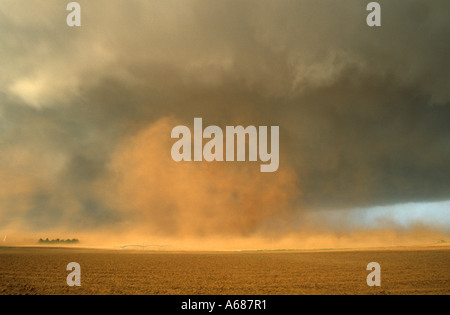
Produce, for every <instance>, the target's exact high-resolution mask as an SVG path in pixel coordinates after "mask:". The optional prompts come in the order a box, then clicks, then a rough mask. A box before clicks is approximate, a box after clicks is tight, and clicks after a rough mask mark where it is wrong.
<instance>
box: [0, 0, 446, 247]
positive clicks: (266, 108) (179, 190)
mask: <svg viewBox="0 0 450 315" xmlns="http://www.w3.org/2000/svg"><path fill="white" fill-rule="evenodd" d="M379 2H380V4H381V6H382V27H381V28H376V29H374V28H369V27H368V26H367V25H366V24H365V18H366V16H367V12H366V7H365V6H366V3H364V2H363V1H359V0H348V1H345V2H342V1H339V2H337V1H331V0H321V1H299V0H296V1H286V0H282V1H248V0H244V1H241V0H239V1H237V0H232V1H214V2H205V1H200V0H188V1H184V0H183V1H170V0H169V1H137V0H130V1H126V2H124V1H117V0H109V1H106V0H98V1H95V2H92V1H83V0H81V1H79V3H80V4H81V7H82V27H81V28H69V27H67V25H66V24H65V19H66V16H67V13H68V12H67V11H66V8H65V5H66V4H65V3H61V1H55V0H41V1H38V0H37V1H32V2H30V1H25V0H3V1H2V2H1V4H0V41H1V43H2V45H1V48H0V68H1V69H2V70H1V72H0V152H2V154H1V155H0V241H3V242H2V243H0V245H20V244H24V245H25V244H27V245H30V244H31V245H33V244H34V243H35V242H36V241H37V240H38V239H39V238H41V237H42V238H47V237H48V238H50V239H52V238H79V239H80V240H81V241H82V244H84V245H85V246H106V247H114V246H120V245H123V244H135V243H137V244H141V243H145V244H157V245H170V246H172V247H173V248H176V249H248V248H252V249H278V248H325V247H366V246H397V245H417V244H427V243H435V242H440V241H450V239H449V234H450V225H449V222H450V220H449V210H448V206H447V205H448V200H450V163H449V161H450V125H449V123H448V122H449V119H450V90H449V89H448V82H450V77H449V74H450V69H449V67H450V64H449V62H448V56H449V55H450V43H449V41H448V38H449V37H450V24H449V22H448V16H449V13H450V4H449V2H448V1H444V0H435V1H432V2H424V1H419V0H411V1H396V2H392V1H379ZM194 117H202V118H203V123H204V126H207V125H218V126H221V127H225V126H227V125H243V126H248V125H255V126H258V125H265V126H280V168H279V170H278V171H277V172H276V173H274V174H267V173H260V172H259V163H206V162H204V163H175V162H174V161H173V160H172V159H171V156H170V148H171V145H172V144H173V139H171V138H170V133H171V130H172V128H173V127H175V126H177V125H179V124H183V125H186V126H191V127H192V124H193V119H194ZM439 202H443V203H444V204H443V205H441V206H439V213H438V214H437V212H435V211H434V210H433V211H431V210H430V212H427V210H426V209H425V210H421V211H422V212H421V217H418V219H415V221H413V222H412V223H409V222H410V221H409V220H408V219H409V218H410V217H414V215H415V213H416V212H415V211H416V210H415V209H413V208H414V207H416V205H422V204H425V205H426V204H428V203H433V204H434V203H439ZM405 204H406V205H409V204H411V205H412V206H411V215H409V214H408V211H407V209H406V211H404V212H402V214H401V216H400V215H397V216H396V211H397V210H395V209H396V208H395V207H396V206H397V205H405ZM390 206H392V207H393V208H392V210H389V211H388V212H387V213H385V214H383V216H380V217H377V218H376V219H373V220H372V219H370V218H371V217H369V219H367V216H366V214H367V213H368V212H367V211H368V210H367V209H373V208H376V207H390ZM374 211H375V210H374ZM402 211H403V210H402ZM383 213H384V212H383ZM367 220H369V221H370V220H372V221H376V224H368V223H367ZM405 222H408V224H406V223H405ZM5 236H6V238H5Z"/></svg>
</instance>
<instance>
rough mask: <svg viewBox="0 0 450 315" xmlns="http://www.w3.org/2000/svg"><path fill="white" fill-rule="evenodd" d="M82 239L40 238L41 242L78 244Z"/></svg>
mask: <svg viewBox="0 0 450 315" xmlns="http://www.w3.org/2000/svg"><path fill="white" fill-rule="evenodd" d="M79 242H80V241H79V240H77V239H76V238H74V239H67V240H60V239H59V238H57V239H56V240H49V239H48V238H46V239H45V240H44V239H42V238H40V239H39V244H61V243H64V244H77V243H79Z"/></svg>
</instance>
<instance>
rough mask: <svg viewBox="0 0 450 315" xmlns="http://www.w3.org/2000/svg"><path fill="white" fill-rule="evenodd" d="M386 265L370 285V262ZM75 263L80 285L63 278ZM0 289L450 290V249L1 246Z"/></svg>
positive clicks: (156, 291) (26, 291) (74, 291)
mask: <svg viewBox="0 0 450 315" xmlns="http://www.w3.org/2000/svg"><path fill="white" fill-rule="evenodd" d="M372 261H375V262H378V263H379V264H380V265H381V269H382V270H381V277H382V280H381V281H382V283H381V287H380V288H374V287H373V288H372V287H368V286H367V284H366V277H367V275H368V274H369V271H366V266H367V264H368V263H369V262H372ZM70 262H78V263H79V264H80V265H81V278H82V286H81V287H73V288H70V287H68V286H67V284H66V277H67V275H68V274H69V272H68V271H66V266H67V264H68V263H70ZM0 294H3V295H4V294H226V295H228V294H263V295H265V294H447V295H448V294H450V247H449V246H448V245H447V246H445V245H442V246H427V247H408V248H391V249H373V250H346V251H311V252H306V251H305V252H300V251H296V252H291V251H289V252H280V251H278V252H277V251H274V252H220V253H217V252H208V253H200V252H196V253H189V252H188V253H180V252H179V253H176V252H170V253H169V252H148V251H126V250H122V251H120V250H117V251H113V250H88V249H61V248H0Z"/></svg>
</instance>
